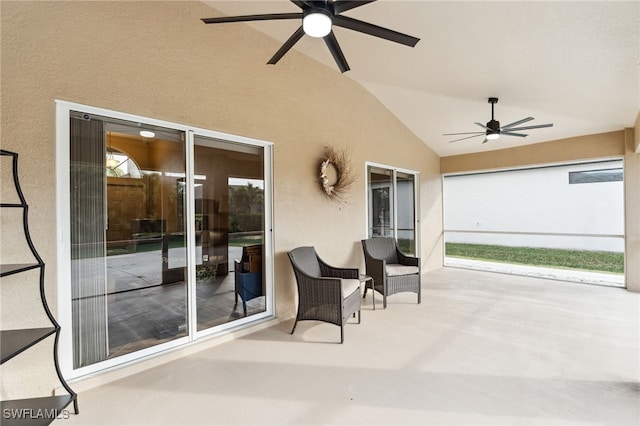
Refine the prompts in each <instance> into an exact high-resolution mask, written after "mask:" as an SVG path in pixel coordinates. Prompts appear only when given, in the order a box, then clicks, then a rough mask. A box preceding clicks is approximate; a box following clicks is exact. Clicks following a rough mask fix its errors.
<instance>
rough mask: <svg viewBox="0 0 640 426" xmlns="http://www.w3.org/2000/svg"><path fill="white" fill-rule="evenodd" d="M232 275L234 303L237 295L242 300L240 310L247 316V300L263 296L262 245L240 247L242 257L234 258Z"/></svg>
mask: <svg viewBox="0 0 640 426" xmlns="http://www.w3.org/2000/svg"><path fill="white" fill-rule="evenodd" d="M233 264H234V268H233V269H234V274H235V275H234V277H235V292H236V304H235V306H238V296H240V299H241V300H242V310H243V312H244V316H245V317H246V316H247V302H248V301H249V300H252V299H255V298H256V297H261V296H264V286H263V282H262V245H254V246H245V247H243V248H242V259H241V260H237V259H236V260H234V262H233Z"/></svg>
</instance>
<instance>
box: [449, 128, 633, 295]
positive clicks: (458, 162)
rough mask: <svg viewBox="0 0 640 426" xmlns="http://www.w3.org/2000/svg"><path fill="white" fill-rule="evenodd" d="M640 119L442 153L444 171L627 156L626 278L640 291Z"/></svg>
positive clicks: (627, 282) (630, 284) (627, 284)
mask: <svg viewBox="0 0 640 426" xmlns="http://www.w3.org/2000/svg"><path fill="white" fill-rule="evenodd" d="M638 123H639V121H638V120H637V121H636V128H635V132H634V129H625V130H620V131H618V132H610V133H601V134H596V135H588V136H580V137H575V138H569V139H563V140H557V141H551V142H545V143H540V144H535V145H527V146H523V147H517V148H509V149H502V150H498V151H491V152H485V153H479V154H467V155H458V156H450V157H443V158H441V160H440V169H441V171H442V173H456V172H467V171H472V170H490V169H501V168H510V167H521V166H527V165H537V164H548V163H562V162H571V161H582V160H591V159H598V158H611V157H621V158H624V179H625V185H624V188H625V189H624V192H625V195H624V197H625V199H624V205H625V281H626V287H627V289H628V290H630V291H636V292H640V154H639V153H638V152H637V144H638V133H640V129H639V124H638Z"/></svg>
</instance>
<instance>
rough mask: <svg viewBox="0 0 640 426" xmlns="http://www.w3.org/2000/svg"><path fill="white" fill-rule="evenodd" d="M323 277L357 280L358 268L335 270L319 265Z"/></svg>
mask: <svg viewBox="0 0 640 426" xmlns="http://www.w3.org/2000/svg"><path fill="white" fill-rule="evenodd" d="M320 271H321V272H322V276H323V277H331V278H358V276H359V274H360V271H359V270H358V268H335V267H332V266H328V265H327V266H325V267H323V266H322V265H320Z"/></svg>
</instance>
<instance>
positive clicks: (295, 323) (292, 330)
mask: <svg viewBox="0 0 640 426" xmlns="http://www.w3.org/2000/svg"><path fill="white" fill-rule="evenodd" d="M296 325H298V318H297V317H296V320H295V321H294V322H293V328H292V329H291V334H293V332H294V331H296Z"/></svg>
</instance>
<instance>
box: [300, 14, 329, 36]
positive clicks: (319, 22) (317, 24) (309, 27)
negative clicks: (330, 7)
mask: <svg viewBox="0 0 640 426" xmlns="http://www.w3.org/2000/svg"><path fill="white" fill-rule="evenodd" d="M331 25H332V21H331V15H330V13H329V12H328V11H326V10H324V9H309V11H308V12H307V13H306V14H305V15H304V18H302V29H303V30H304V33H305V34H306V35H308V36H310V37H317V38H320V37H325V36H326V35H328V34H329V33H330V32H331Z"/></svg>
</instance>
